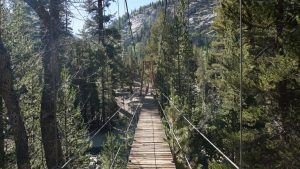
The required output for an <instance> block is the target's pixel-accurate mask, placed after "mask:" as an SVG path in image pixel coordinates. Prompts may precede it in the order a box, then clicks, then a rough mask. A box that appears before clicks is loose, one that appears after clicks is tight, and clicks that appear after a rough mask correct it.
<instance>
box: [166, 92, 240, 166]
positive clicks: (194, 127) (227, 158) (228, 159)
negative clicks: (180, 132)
mask: <svg viewBox="0 0 300 169" xmlns="http://www.w3.org/2000/svg"><path fill="white" fill-rule="evenodd" d="M162 94H163V96H164V97H165V98H166V99H167V100H169V102H170V103H171V105H172V106H173V107H174V108H175V110H177V111H178V112H179V113H181V111H180V110H179V109H178V108H177V107H176V105H175V104H174V103H173V102H172V101H171V100H170V98H168V97H167V96H166V95H165V94H164V93H162ZM182 116H183V118H184V119H185V120H186V121H187V122H188V123H189V124H190V125H191V126H192V128H193V129H195V130H196V131H197V132H198V133H199V134H200V135H201V136H202V137H203V138H204V139H205V140H206V141H207V142H208V143H209V144H210V145H211V146H213V147H214V148H215V149H216V150H217V151H218V152H219V153H220V154H221V155H222V156H223V157H224V158H225V159H226V160H227V161H228V162H230V163H231V164H232V165H233V166H234V167H235V168H236V169H240V168H239V167H238V166H237V165H236V164H235V163H234V162H233V161H231V160H230V158H229V157H227V156H226V155H225V154H224V153H223V152H222V151H221V150H220V149H219V148H218V147H217V146H216V145H214V144H213V143H212V142H211V141H210V140H209V139H208V138H207V137H206V136H205V135H204V134H203V133H202V132H200V130H199V129H198V128H197V127H196V126H194V125H193V124H192V123H191V122H190V121H189V120H188V119H187V118H186V117H185V116H184V115H182Z"/></svg>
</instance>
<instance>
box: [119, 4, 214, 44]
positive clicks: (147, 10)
mask: <svg viewBox="0 0 300 169" xmlns="http://www.w3.org/2000/svg"><path fill="white" fill-rule="evenodd" d="M176 2H177V0H169V1H168V14H169V15H171V16H172V15H174V9H175V10H176V7H175V6H177V4H176ZM217 3H218V0H189V6H188V7H187V10H186V15H187V17H188V20H189V29H190V33H191V35H192V38H193V42H194V43H195V44H201V43H202V42H203V40H201V38H200V34H201V33H206V32H208V31H209V29H208V28H209V27H210V25H211V24H212V22H213V19H214V17H215V16H216V14H215V13H214V12H213V8H214V7H215V6H216V4H217ZM163 9H164V2H161V1H158V2H155V3H151V4H149V5H146V6H143V7H141V8H140V9H138V10H135V11H133V12H132V13H131V14H130V17H131V23H132V32H133V35H134V37H135V38H136V41H137V42H140V41H142V40H143V39H142V38H141V36H146V37H147V36H148V35H149V31H150V27H151V25H152V24H153V23H154V22H155V20H156V18H157V16H158V13H159V11H160V10H163ZM116 23H117V22H116ZM121 29H122V32H123V34H124V36H125V37H126V38H125V45H126V44H130V43H131V38H130V37H129V35H130V34H129V31H128V20H127V16H123V17H122V18H121Z"/></svg>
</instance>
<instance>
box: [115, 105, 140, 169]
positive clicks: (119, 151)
mask: <svg viewBox="0 0 300 169" xmlns="http://www.w3.org/2000/svg"><path fill="white" fill-rule="evenodd" d="M139 107H141V105H138V106H137V107H136V109H135V112H134V114H133V116H132V118H131V120H130V123H129V125H128V127H127V129H126V132H125V135H127V133H128V131H129V129H130V127H131V123H132V121H133V119H134V117H135V115H136V113H137V111H138V108H139ZM127 143H128V139H126V143H125V145H127ZM120 150H121V146H119V148H118V150H117V153H116V155H115V156H114V158H113V161H112V163H111V165H110V169H113V166H114V163H115V161H116V159H117V157H118V154H119V152H120Z"/></svg>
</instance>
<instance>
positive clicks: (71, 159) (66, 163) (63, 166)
mask: <svg viewBox="0 0 300 169" xmlns="http://www.w3.org/2000/svg"><path fill="white" fill-rule="evenodd" d="M136 94H137V93H133V94H132V95H131V96H130V97H129V99H131V98H132V97H133V96H134V95H136ZM120 110H121V107H120V108H119V109H118V110H117V111H116V112H115V113H114V114H113V115H112V116H111V117H110V118H109V119H108V120H107V121H106V122H105V123H104V124H103V125H102V126H101V127H100V128H99V129H98V130H97V131H96V132H95V134H93V135H92V137H90V138H89V139H88V140H89V141H91V140H92V139H93V138H94V137H95V136H96V135H97V134H98V133H99V132H100V131H101V130H102V129H103V128H104V127H105V126H106V124H107V123H108V122H109V121H110V120H111V119H112V118H113V117H114V116H115V115H116V114H117V113H118V112H119V111H120ZM83 148H84V147H83V146H82V147H81V148H80V151H81V150H82V149H83ZM75 158H76V157H75V156H73V157H71V158H70V159H69V160H68V161H67V162H65V164H64V165H62V167H61V168H62V169H63V168H65V167H66V166H67V165H68V164H69V163H70V162H71V161H73V160H74V159H75Z"/></svg>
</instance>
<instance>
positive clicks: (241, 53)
mask: <svg viewBox="0 0 300 169" xmlns="http://www.w3.org/2000/svg"><path fill="white" fill-rule="evenodd" d="M239 5H240V168H242V166H243V165H242V157H243V156H242V152H243V147H242V144H243V130H242V127H243V126H242V122H243V25H242V0H240V1H239Z"/></svg>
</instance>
